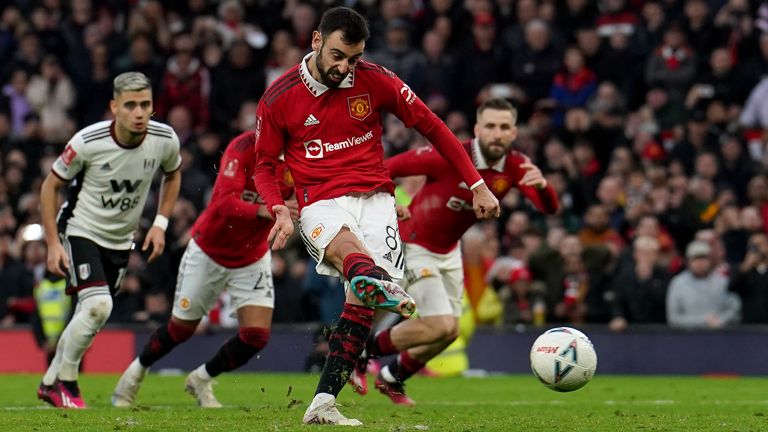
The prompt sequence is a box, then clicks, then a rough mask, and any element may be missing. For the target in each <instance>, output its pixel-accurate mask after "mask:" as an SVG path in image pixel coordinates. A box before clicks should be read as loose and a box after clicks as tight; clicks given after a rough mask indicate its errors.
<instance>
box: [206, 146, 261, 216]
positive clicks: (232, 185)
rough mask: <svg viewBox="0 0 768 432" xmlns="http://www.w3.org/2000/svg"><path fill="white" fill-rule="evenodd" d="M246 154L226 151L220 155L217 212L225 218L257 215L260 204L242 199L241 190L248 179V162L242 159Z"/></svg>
mask: <svg viewBox="0 0 768 432" xmlns="http://www.w3.org/2000/svg"><path fill="white" fill-rule="evenodd" d="M230 145H234V143H233V144H230ZM251 150H252V149H251ZM246 156H247V155H244V154H239V153H238V152H232V153H230V152H226V153H224V156H222V157H221V165H220V166H221V171H220V172H219V178H218V180H217V182H218V183H217V185H216V186H217V187H218V188H219V190H220V194H221V195H220V196H221V198H222V201H223V202H222V203H221V206H219V212H220V214H221V216H222V217H223V218H225V219H256V218H257V217H258V211H259V205H260V204H256V203H249V202H246V201H243V199H242V194H243V190H245V185H246V182H247V181H248V172H246V170H247V169H248V164H247V163H246V161H245V160H244V159H245V157H246Z"/></svg>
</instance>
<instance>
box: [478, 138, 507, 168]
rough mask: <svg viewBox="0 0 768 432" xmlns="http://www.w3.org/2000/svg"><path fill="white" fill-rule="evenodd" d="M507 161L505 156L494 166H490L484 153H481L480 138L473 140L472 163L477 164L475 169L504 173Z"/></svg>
mask: <svg viewBox="0 0 768 432" xmlns="http://www.w3.org/2000/svg"><path fill="white" fill-rule="evenodd" d="M506 161H507V155H504V156H502V157H501V159H499V161H498V162H496V163H495V164H494V165H493V166H488V162H486V160H485V158H484V157H483V153H482V152H481V151H480V140H479V139H478V138H475V139H473V140H472V162H474V163H475V168H477V169H478V170H481V169H489V168H490V169H492V170H494V171H498V172H504V163H505V162H506Z"/></svg>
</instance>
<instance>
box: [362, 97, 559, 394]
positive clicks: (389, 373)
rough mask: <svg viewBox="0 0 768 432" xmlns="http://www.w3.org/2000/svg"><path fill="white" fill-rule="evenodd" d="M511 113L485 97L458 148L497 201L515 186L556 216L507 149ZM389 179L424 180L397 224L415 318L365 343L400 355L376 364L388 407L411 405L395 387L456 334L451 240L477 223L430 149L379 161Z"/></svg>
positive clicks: (458, 294)
mask: <svg viewBox="0 0 768 432" xmlns="http://www.w3.org/2000/svg"><path fill="white" fill-rule="evenodd" d="M516 120H517V111H516V110H515V108H514V107H513V106H512V105H511V104H510V103H509V102H507V101H506V100H503V99H491V100H489V101H487V102H485V103H483V104H482V105H481V106H480V107H479V108H478V110H477V123H476V124H475V130H474V132H475V137H476V138H475V139H473V140H471V141H469V142H466V143H464V151H466V152H467V153H468V154H469V156H470V157H471V159H472V161H473V162H474V165H475V167H476V168H477V170H478V172H479V173H480V175H481V176H482V177H483V180H485V183H486V184H487V185H488V186H489V187H490V189H491V191H492V192H493V194H494V195H495V196H496V197H497V198H498V199H499V200H500V201H501V200H502V199H503V198H504V196H505V195H506V194H507V192H509V190H510V189H512V188H517V189H518V190H520V192H521V193H522V194H523V195H525V197H526V198H528V200H529V201H530V202H531V203H533V205H534V206H536V208H537V209H538V210H539V211H541V212H542V213H546V214H552V213H554V212H556V211H557V208H558V205H559V204H558V199H557V195H556V193H555V191H554V189H552V187H551V186H549V185H548V184H547V180H546V179H545V178H544V176H543V175H542V173H541V170H540V169H539V168H538V167H536V165H534V164H533V163H531V161H530V160H529V159H528V157H526V156H525V155H523V154H522V153H520V152H518V151H516V150H513V149H512V142H513V141H514V140H515V138H516V136H517V127H516V126H515V122H516ZM385 165H386V167H387V168H388V169H389V170H390V175H391V177H392V178H398V177H408V176H414V175H425V176H426V177H427V180H426V184H425V185H424V186H423V187H422V188H421V189H420V190H419V192H418V193H417V194H416V196H415V197H414V198H413V201H412V202H411V204H410V205H409V206H408V212H407V213H410V214H409V215H408V216H407V219H404V220H401V221H400V234H401V236H402V239H403V243H404V245H405V282H404V283H403V287H404V288H406V290H407V291H408V293H409V294H410V295H411V296H412V297H413V299H414V300H415V301H416V304H417V305H418V312H419V319H411V320H406V321H403V322H401V323H400V324H398V325H396V326H394V327H392V328H389V329H386V330H384V331H381V332H379V333H378V334H377V335H376V336H375V337H372V338H369V340H368V343H367V346H366V355H367V357H368V358H375V357H381V356H386V355H390V354H395V353H398V352H399V353H400V355H399V356H398V357H397V359H396V360H394V361H393V362H392V363H390V364H388V365H386V366H384V367H383V368H382V369H381V371H380V373H379V376H378V377H377V378H376V388H377V389H378V390H379V391H381V392H382V393H384V394H385V395H387V396H389V398H390V399H392V401H393V402H394V403H396V404H400V405H413V403H414V402H413V400H412V399H410V398H409V397H408V396H406V394H405V392H404V387H403V383H404V382H405V380H407V379H408V378H409V377H411V376H412V375H413V374H415V373H416V372H418V371H419V370H420V369H421V368H423V367H424V364H425V363H427V362H428V361H429V360H430V359H432V358H433V357H435V356H436V355H438V354H439V353H440V352H442V351H443V350H444V349H445V348H446V347H447V346H448V345H450V344H451V343H452V342H453V341H454V340H455V339H456V337H457V336H458V325H459V316H460V315H461V310H462V307H461V301H462V295H463V290H464V272H463V268H462V261H461V248H460V247H459V240H460V239H461V237H462V236H463V235H464V233H465V232H466V231H467V230H468V229H469V228H470V227H471V226H472V225H474V224H475V222H477V217H476V216H475V213H474V212H473V211H472V206H471V205H470V204H469V203H470V202H471V199H472V192H470V191H469V189H468V188H467V185H466V183H465V182H463V181H462V179H461V177H460V176H459V174H458V173H457V172H456V170H455V169H454V168H453V167H452V166H451V165H450V164H449V163H447V162H446V161H445V160H444V159H443V158H441V157H440V156H439V155H437V154H436V152H435V151H434V150H433V149H432V147H423V148H419V149H416V150H411V151H408V152H405V153H402V154H400V155H398V156H395V157H393V158H390V159H387V160H386V161H385ZM367 363H368V362H367V358H364V359H361V361H359V362H358V367H356V368H355V372H354V374H353V375H352V376H351V377H350V383H351V384H352V386H353V388H354V389H355V390H356V391H357V392H358V393H361V394H365V393H366V392H367V383H366V378H365V366H366V365H367Z"/></svg>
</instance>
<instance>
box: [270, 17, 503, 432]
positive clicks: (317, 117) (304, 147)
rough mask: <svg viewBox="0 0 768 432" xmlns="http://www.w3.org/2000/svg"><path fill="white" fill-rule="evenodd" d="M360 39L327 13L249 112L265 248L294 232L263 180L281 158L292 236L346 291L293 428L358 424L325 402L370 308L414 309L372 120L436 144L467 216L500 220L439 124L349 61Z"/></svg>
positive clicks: (363, 65) (398, 87)
mask: <svg viewBox="0 0 768 432" xmlns="http://www.w3.org/2000/svg"><path fill="white" fill-rule="evenodd" d="M368 34H369V33H368V25H367V23H366V22H365V19H364V18H363V17H362V16H360V15H359V14H358V13H357V12H355V11H354V10H352V9H349V8H345V7H337V8H332V9H329V10H328V11H326V12H325V13H324V14H323V16H322V18H321V20H320V25H319V28H318V30H317V31H315V32H314V33H313V35H312V49H313V51H312V52H311V53H310V54H308V55H307V56H306V57H305V58H304V59H303V60H302V61H301V63H300V64H299V65H297V66H296V67H294V68H292V69H290V70H288V71H287V72H286V73H284V74H283V75H282V76H281V77H280V78H278V79H277V80H275V82H274V83H273V84H272V85H271V86H270V87H269V88H268V89H267V91H266V92H265V93H264V95H263V96H262V98H261V100H260V101H259V106H258V109H257V119H256V135H257V137H258V138H257V142H256V154H257V164H256V174H255V175H256V184H257V187H258V189H259V193H260V194H261V195H262V196H263V197H264V201H265V202H266V204H267V208H268V209H270V210H271V211H272V212H274V214H275V226H274V227H273V228H272V231H271V232H270V235H269V239H270V241H272V240H274V243H273V245H272V248H273V249H279V248H281V247H283V246H284V245H285V242H286V239H287V238H288V236H289V235H291V234H292V233H293V222H292V221H291V219H290V215H289V212H288V209H287V208H285V207H284V205H283V202H282V199H281V197H280V195H279V193H278V188H277V182H276V178H275V175H274V174H273V171H274V166H275V164H276V163H277V158H278V156H279V155H280V154H281V153H284V154H285V163H286V165H287V166H288V168H289V169H290V170H291V173H292V174H293V178H294V181H295V187H296V198H297V201H298V203H299V208H300V217H299V225H300V234H301V236H302V239H303V241H304V243H305V245H306V247H307V250H308V251H309V253H310V255H312V256H313V257H314V258H315V259H316V260H317V262H318V264H317V270H318V273H320V274H326V275H337V274H340V275H342V276H343V277H344V278H345V279H346V281H347V286H348V287H349V288H350V289H348V290H347V296H346V303H345V305H344V309H343V312H342V314H341V317H340V319H339V322H338V324H337V326H336V330H335V331H334V332H333V333H332V334H331V336H330V339H329V349H330V352H329V354H328V358H327V361H326V363H325V368H324V369H323V372H322V375H321V377H320V382H319V384H318V386H317V390H316V393H315V398H314V399H313V401H312V403H311V404H310V406H309V408H308V409H307V411H306V413H305V414H304V419H303V421H304V423H316V424H317V423H319V424H341V425H355V426H356V425H360V424H361V422H360V421H358V420H355V419H348V418H346V417H344V416H343V415H342V414H341V413H339V411H338V409H337V408H336V396H337V395H338V393H339V392H340V391H341V389H342V388H343V387H344V384H345V383H346V381H347V378H348V376H349V374H350V373H351V371H352V369H353V368H354V363H355V361H356V359H357V358H358V357H359V355H360V353H361V352H362V350H363V347H364V345H365V340H366V338H367V337H368V333H369V331H370V326H371V321H372V319H373V310H374V309H373V308H376V307H379V308H385V309H389V310H393V311H396V312H399V313H401V314H402V315H405V316H409V315H410V314H411V313H413V310H414V308H415V305H414V302H413V300H412V299H411V298H410V296H409V295H408V294H407V293H405V291H403V290H402V289H401V288H400V286H399V285H397V284H396V283H394V282H392V280H391V279H400V278H401V277H402V274H403V270H402V269H403V261H404V259H403V253H402V244H401V241H400V235H399V233H398V226H397V216H396V213H395V203H394V197H393V195H392V194H393V191H394V184H393V182H392V180H391V179H390V178H389V175H388V173H387V170H386V169H385V168H384V163H383V159H384V155H383V150H382V145H381V135H382V115H383V112H384V111H388V112H390V113H392V114H394V115H395V116H397V117H398V118H399V119H400V120H402V121H403V123H405V125H406V126H408V127H413V128H415V129H416V130H417V131H419V132H420V133H421V134H422V135H424V136H426V137H427V138H428V139H430V141H431V142H433V143H435V147H436V149H437V152H438V153H440V154H441V155H442V156H443V157H444V158H446V159H447V160H448V163H450V164H451V166H453V167H455V169H456V170H458V172H459V173H460V176H461V179H462V180H463V181H464V182H465V183H466V184H467V186H468V188H469V190H471V192H469V194H470V198H472V207H473V209H474V211H475V213H476V214H477V216H478V217H481V218H491V217H497V216H498V214H499V203H498V200H497V199H496V198H495V197H494V196H493V194H492V193H491V192H490V190H489V189H488V187H487V186H486V185H485V183H484V182H483V179H482V178H481V177H480V174H478V173H477V170H476V169H475V167H474V166H473V165H472V161H471V159H470V158H469V156H468V155H467V153H466V152H464V151H462V149H461V144H460V143H459V142H458V140H457V139H456V138H455V137H454V136H453V135H452V134H451V132H450V131H449V130H448V128H447V127H446V126H445V124H444V123H443V122H442V121H440V119H439V118H437V116H435V115H434V113H432V112H431V111H430V110H429V109H428V108H427V107H426V105H424V103H423V102H422V101H421V100H420V99H419V98H418V97H417V96H416V95H415V94H414V93H413V92H412V91H411V89H410V88H409V87H408V86H407V85H405V84H404V83H403V82H402V81H401V80H400V79H399V78H398V77H397V76H396V75H395V74H393V73H392V72H390V71H389V70H387V69H385V68H383V67H381V66H378V65H376V64H373V63H369V62H366V61H364V60H361V59H360V57H361V56H362V55H363V50H364V48H365V40H366V39H367V38H368Z"/></svg>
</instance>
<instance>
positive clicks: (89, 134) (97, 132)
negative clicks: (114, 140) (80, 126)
mask: <svg viewBox="0 0 768 432" xmlns="http://www.w3.org/2000/svg"><path fill="white" fill-rule="evenodd" d="M104 132H109V127H105V128H99V129H96V130H95V131H90V132H88V133H85V134H83V139H88V138H90V137H92V136H94V135H99V134H102V133H104Z"/></svg>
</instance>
